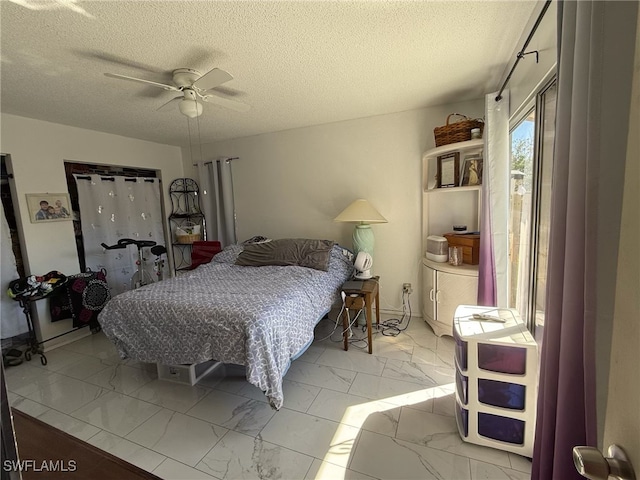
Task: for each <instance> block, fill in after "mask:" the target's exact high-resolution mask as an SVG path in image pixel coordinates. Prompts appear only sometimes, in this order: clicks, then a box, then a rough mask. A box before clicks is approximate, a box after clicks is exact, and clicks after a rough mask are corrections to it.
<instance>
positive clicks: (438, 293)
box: [436, 290, 440, 303]
mask: <svg viewBox="0 0 640 480" xmlns="http://www.w3.org/2000/svg"><path fill="white" fill-rule="evenodd" d="M436 303H440V290H438V291H437V292H436Z"/></svg>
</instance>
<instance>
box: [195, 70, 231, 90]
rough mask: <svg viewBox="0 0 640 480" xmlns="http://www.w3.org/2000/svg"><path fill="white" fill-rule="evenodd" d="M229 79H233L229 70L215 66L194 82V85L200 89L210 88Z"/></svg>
mask: <svg viewBox="0 0 640 480" xmlns="http://www.w3.org/2000/svg"><path fill="white" fill-rule="evenodd" d="M229 80H233V76H232V75H231V74H230V73H229V72H225V71H224V70H220V69H219V68H214V69H213V70H211V71H209V72H207V73H205V74H204V75H203V76H201V77H200V78H199V79H198V80H196V81H195V82H193V86H194V87H196V88H199V89H200V90H210V89H212V88H215V87H217V86H218V85H222V84H223V83H225V82H228V81H229Z"/></svg>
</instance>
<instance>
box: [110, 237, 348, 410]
mask: <svg viewBox="0 0 640 480" xmlns="http://www.w3.org/2000/svg"><path fill="white" fill-rule="evenodd" d="M240 251H241V247H239V246H238V245H233V246H231V247H227V249H225V251H223V252H221V253H220V254H218V255H217V256H216V257H215V258H214V260H215V261H214V262H211V263H209V264H206V265H201V266H199V267H198V268H197V269H195V270H193V271H191V272H189V273H188V274H185V275H181V276H178V277H176V278H172V279H169V280H165V281H162V282H159V283H154V284H152V285H148V286H145V287H142V288H139V289H137V290H131V291H128V292H125V293H122V294H120V295H117V296H115V297H114V298H113V299H111V301H109V303H108V304H107V305H106V306H105V308H104V309H103V310H102V312H101V313H100V316H99V318H98V320H99V322H100V324H101V326H102V329H103V330H104V332H105V334H106V335H107V337H108V338H109V339H111V341H112V342H113V343H114V344H115V346H116V347H117V349H118V351H119V353H120V356H121V357H122V358H133V359H135V360H138V361H142V362H157V363H161V364H164V365H176V364H191V363H200V362H204V361H207V360H211V359H213V360H217V361H220V362H224V363H233V364H238V365H245V366H246V370H247V380H248V381H249V382H250V383H252V384H253V385H256V386H257V387H258V388H260V389H261V390H262V391H263V392H264V393H265V395H266V396H267V397H268V399H269V402H270V403H271V405H272V406H273V407H274V408H276V409H279V408H280V407H281V406H282V404H283V393H282V378H283V377H284V375H285V373H286V372H287V369H288V368H289V365H290V363H291V359H292V358H295V357H297V356H298V355H299V354H300V353H301V352H302V351H304V349H306V348H307V347H308V345H309V344H310V342H311V341H312V339H313V330H314V327H315V325H316V323H317V322H318V321H319V320H320V319H321V318H322V316H323V315H324V314H325V313H326V312H328V311H329V310H330V309H331V306H332V305H333V303H334V302H335V301H336V300H338V299H339V289H340V286H341V285H342V283H344V282H345V280H347V279H348V278H349V276H350V275H351V273H352V268H353V267H352V264H351V262H350V261H349V259H348V258H347V256H345V251H344V250H343V249H342V248H341V247H339V246H337V245H336V246H334V247H333V248H332V250H331V255H330V260H329V269H328V271H326V272H325V271H321V270H315V269H311V268H306V267H299V266H286V267H284V266H262V267H248V266H239V265H234V262H235V260H236V257H237V255H238V253H239V252H240Z"/></svg>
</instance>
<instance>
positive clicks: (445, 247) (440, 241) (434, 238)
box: [425, 235, 449, 263]
mask: <svg viewBox="0 0 640 480" xmlns="http://www.w3.org/2000/svg"><path fill="white" fill-rule="evenodd" d="M425 256H426V257H427V258H428V259H429V260H432V261H434V262H440V263H444V262H446V261H447V260H449V242H448V241H447V239H446V238H444V237H440V236H438V235H429V236H428V237H427V251H426V252H425Z"/></svg>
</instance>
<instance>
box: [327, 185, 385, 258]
mask: <svg viewBox="0 0 640 480" xmlns="http://www.w3.org/2000/svg"><path fill="white" fill-rule="evenodd" d="M334 221H335V222H353V223H356V224H357V225H356V228H355V229H354V230H353V250H354V253H355V254H356V255H357V254H358V253H359V252H367V253H368V254H369V255H371V256H373V245H374V238H373V231H372V230H371V224H372V223H387V219H386V218H384V217H383V216H382V215H380V212H378V211H377V210H376V209H375V208H374V207H373V206H372V205H371V204H370V203H369V202H367V201H366V200H364V199H362V198H360V199H358V200H356V201H355V202H353V203H352V204H351V205H349V206H348V207H347V208H345V209H344V210H343V211H342V212H341V213H340V215H338V216H337V217H336V218H335V219H334Z"/></svg>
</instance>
